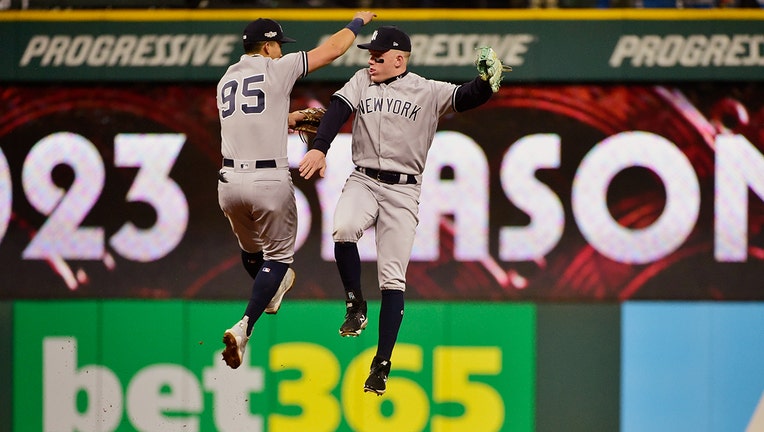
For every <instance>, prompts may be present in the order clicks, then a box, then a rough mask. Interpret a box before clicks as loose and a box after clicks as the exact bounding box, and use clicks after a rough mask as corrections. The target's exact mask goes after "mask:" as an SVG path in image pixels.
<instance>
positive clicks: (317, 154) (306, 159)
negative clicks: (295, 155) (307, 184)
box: [299, 149, 326, 180]
mask: <svg viewBox="0 0 764 432" xmlns="http://www.w3.org/2000/svg"><path fill="white" fill-rule="evenodd" d="M299 170H300V177H303V178H305V179H306V180H307V179H310V178H311V177H313V174H315V173H316V172H318V175H319V176H321V177H323V176H324V175H325V174H326V155H325V154H324V152H322V151H321V150H316V149H311V150H308V152H307V153H305V156H303V158H302V160H301V161H300V168H299Z"/></svg>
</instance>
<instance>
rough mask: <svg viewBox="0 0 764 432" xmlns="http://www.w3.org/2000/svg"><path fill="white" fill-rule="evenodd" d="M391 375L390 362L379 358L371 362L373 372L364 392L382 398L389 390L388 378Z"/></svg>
mask: <svg viewBox="0 0 764 432" xmlns="http://www.w3.org/2000/svg"><path fill="white" fill-rule="evenodd" d="M388 375H390V360H383V359H381V358H379V357H377V356H374V359H373V360H372V361H371V370H370V371H369V377H368V378H366V383H364V385H363V391H364V392H369V393H375V394H376V395H377V396H382V395H383V394H384V393H385V390H386V389H387V376H388Z"/></svg>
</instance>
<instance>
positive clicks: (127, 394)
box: [13, 301, 536, 432]
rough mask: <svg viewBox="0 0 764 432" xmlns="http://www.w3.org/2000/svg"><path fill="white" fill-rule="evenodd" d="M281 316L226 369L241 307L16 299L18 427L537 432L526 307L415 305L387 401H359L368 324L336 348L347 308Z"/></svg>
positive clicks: (264, 325) (301, 308) (307, 308)
mask: <svg viewBox="0 0 764 432" xmlns="http://www.w3.org/2000/svg"><path fill="white" fill-rule="evenodd" d="M289 306H290V307H289V308H287V307H284V308H282V310H280V311H279V313H278V315H277V316H276V317H270V316H264V317H263V319H261V320H259V321H258V322H257V324H256V326H255V330H254V331H253V336H252V338H251V339H250V341H249V344H248V346H247V351H246V352H245V357H244V362H243V364H242V366H240V367H239V368H238V369H236V370H232V369H230V368H229V367H228V366H227V365H226V364H225V363H224V362H223V361H222V359H221V351H222V343H221V342H220V339H221V334H222V331H223V330H224V329H225V328H227V327H228V326H230V325H231V324H232V323H233V322H235V321H236V320H238V319H239V318H240V316H241V304H239V303H203V302H183V301H168V302H161V301H153V302H137V301H127V302H120V301H112V302H102V301H77V302H48V303H37V302H31V303H26V302H17V303H16V307H15V314H16V318H15V326H14V328H15V329H16V333H15V337H16V340H23V341H24V342H25V343H23V344H17V345H16V349H15V350H14V353H13V355H14V376H15V377H16V379H15V381H14V391H13V395H14V415H13V418H14V430H15V431H17V432H24V431H50V432H56V431H74V430H77V431H82V432H85V431H125V432H127V431H136V430H139V431H144V432H148V431H156V432H170V431H178V432H181V431H186V432H199V431H221V432H227V431H230V432H241V431H252V432H258V431H266V430H268V431H314V432H317V431H327V432H329V431H331V432H334V431H393V430H394V431H401V432H402V431H423V430H432V431H465V430H475V431H498V430H505V431H527V432H530V431H533V430H534V429H533V424H534V416H535V400H534V397H535V392H534V383H535V376H536V374H535V351H536V349H535V338H534V334H535V333H534V327H535V310H534V308H533V306H531V305H508V304H473V305H468V304H461V305H459V304H454V303H430V304H422V303H417V304H413V305H411V307H408V308H407V309H406V319H407V321H409V322H410V323H409V324H410V325H407V326H404V328H403V329H402V331H401V334H400V335H399V344H398V345H397V346H396V348H395V360H394V364H395V366H394V368H395V373H394V374H392V375H391V376H390V378H389V380H388V383H387V385H388V388H389V389H390V391H389V392H387V393H386V394H385V395H384V396H383V397H377V396H374V397H364V396H371V395H368V394H367V395H364V394H363V392H362V388H363V383H364V380H365V379H366V376H367V375H368V371H369V363H370V361H371V358H372V357H373V356H374V350H375V348H376V338H375V337H374V335H375V334H376V332H377V326H376V324H375V322H376V319H373V320H370V324H369V327H368V328H367V330H366V334H362V335H361V336H360V337H358V338H341V337H340V336H339V334H338V333H337V328H338V327H337V326H338V324H337V320H340V321H341V319H342V316H343V315H344V308H343V304H342V302H337V303H336V304H335V303H334V302H292V303H290V305H289ZM369 313H370V316H377V315H378V313H379V308H378V303H374V304H373V305H372V307H371V308H370V311H369ZM43 316H56V317H58V320H57V321H56V325H55V326H52V327H51V326H47V325H40V324H39V321H40V317H43ZM308 318H310V319H308ZM94 324H95V325H94ZM487 327H491V328H492V331H490V332H488V331H485V330H486V328H487ZM41 372H42V373H41ZM392 389H395V391H393V390H392Z"/></svg>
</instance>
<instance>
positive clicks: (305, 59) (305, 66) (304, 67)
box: [300, 51, 308, 78]
mask: <svg viewBox="0 0 764 432" xmlns="http://www.w3.org/2000/svg"><path fill="white" fill-rule="evenodd" d="M300 55H301V56H302V74H301V75H300V77H301V78H304V77H306V76H307V75H308V53H307V52H305V51H300Z"/></svg>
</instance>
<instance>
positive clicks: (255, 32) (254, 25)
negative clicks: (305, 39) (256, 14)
mask: <svg viewBox="0 0 764 432" xmlns="http://www.w3.org/2000/svg"><path fill="white" fill-rule="evenodd" d="M241 38H242V40H243V41H244V45H245V46H246V45H248V44H251V43H253V42H268V41H276V42H281V43H286V42H297V41H296V40H294V39H292V38H288V37H286V36H284V30H282V29H281V24H279V23H277V22H276V21H274V20H272V19H268V18H258V19H256V20H254V21H252V22H251V23H249V24H247V27H246V28H244V34H242V35H241Z"/></svg>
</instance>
